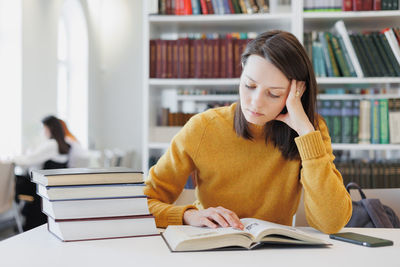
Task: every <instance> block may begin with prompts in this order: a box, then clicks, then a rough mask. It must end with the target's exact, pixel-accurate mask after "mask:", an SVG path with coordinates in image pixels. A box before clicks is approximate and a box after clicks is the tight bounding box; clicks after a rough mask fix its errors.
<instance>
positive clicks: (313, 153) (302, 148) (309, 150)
mask: <svg viewBox="0 0 400 267" xmlns="http://www.w3.org/2000/svg"><path fill="white" fill-rule="evenodd" d="M294 141H295V142H296V145H297V149H298V150H299V154H300V157H301V159H302V160H307V159H313V158H319V157H321V156H323V155H325V154H326V147H325V144H324V141H323V140H322V136H321V132H320V131H314V132H311V133H308V134H305V135H302V136H299V137H296V138H295V139H294Z"/></svg>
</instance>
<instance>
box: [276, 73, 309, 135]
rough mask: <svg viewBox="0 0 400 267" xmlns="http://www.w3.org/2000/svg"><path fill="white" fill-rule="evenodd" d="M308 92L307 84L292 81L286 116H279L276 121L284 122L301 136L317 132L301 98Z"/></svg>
mask: <svg viewBox="0 0 400 267" xmlns="http://www.w3.org/2000/svg"><path fill="white" fill-rule="evenodd" d="M305 90H306V86H305V82H303V81H296V80H292V81H291V84H290V91H289V95H288V97H287V99H286V109H287V111H288V112H287V113H286V114H279V115H278V116H277V117H276V118H275V120H278V121H282V122H284V123H286V124H287V125H289V127H291V128H292V129H293V130H295V131H296V132H297V133H298V134H299V136H301V135H305V134H307V133H310V132H312V131H315V129H314V126H313V125H312V123H311V122H310V120H309V119H308V117H307V114H306V112H305V111H304V107H303V104H302V103H301V97H302V96H303V94H304V92H305Z"/></svg>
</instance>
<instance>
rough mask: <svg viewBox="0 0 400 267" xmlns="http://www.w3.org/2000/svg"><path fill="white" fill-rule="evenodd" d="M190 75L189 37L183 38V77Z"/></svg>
mask: <svg viewBox="0 0 400 267" xmlns="http://www.w3.org/2000/svg"><path fill="white" fill-rule="evenodd" d="M189 77H190V47H189V38H185V39H183V78H189Z"/></svg>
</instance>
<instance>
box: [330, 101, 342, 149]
mask: <svg viewBox="0 0 400 267" xmlns="http://www.w3.org/2000/svg"><path fill="white" fill-rule="evenodd" d="M341 110H342V101H341V100H333V101H332V108H331V112H332V128H333V129H332V131H333V136H332V141H333V143H341V142H342V118H341V117H342V116H341Z"/></svg>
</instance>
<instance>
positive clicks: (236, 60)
mask: <svg viewBox="0 0 400 267" xmlns="http://www.w3.org/2000/svg"><path fill="white" fill-rule="evenodd" d="M241 41H242V40H241V39H233V64H234V65H233V66H234V68H233V77H240V72H241V68H240V56H241V53H240V46H241Z"/></svg>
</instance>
